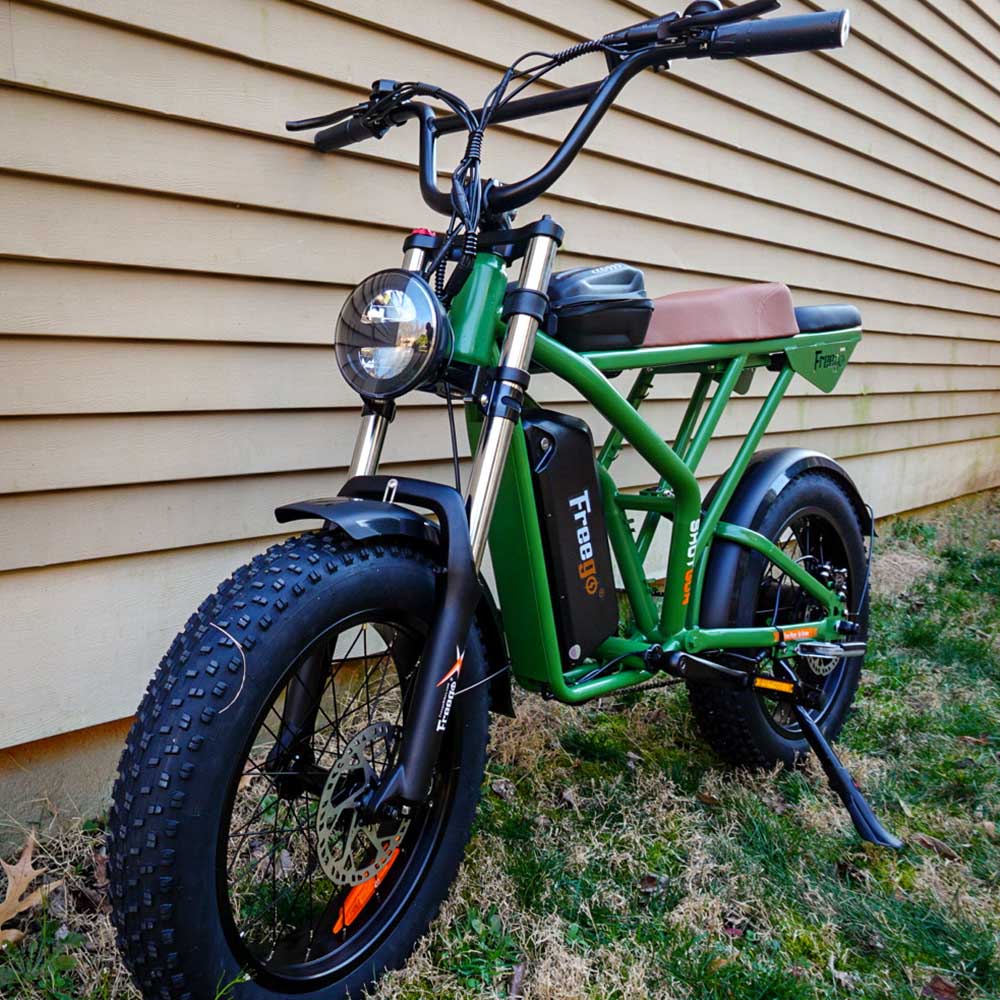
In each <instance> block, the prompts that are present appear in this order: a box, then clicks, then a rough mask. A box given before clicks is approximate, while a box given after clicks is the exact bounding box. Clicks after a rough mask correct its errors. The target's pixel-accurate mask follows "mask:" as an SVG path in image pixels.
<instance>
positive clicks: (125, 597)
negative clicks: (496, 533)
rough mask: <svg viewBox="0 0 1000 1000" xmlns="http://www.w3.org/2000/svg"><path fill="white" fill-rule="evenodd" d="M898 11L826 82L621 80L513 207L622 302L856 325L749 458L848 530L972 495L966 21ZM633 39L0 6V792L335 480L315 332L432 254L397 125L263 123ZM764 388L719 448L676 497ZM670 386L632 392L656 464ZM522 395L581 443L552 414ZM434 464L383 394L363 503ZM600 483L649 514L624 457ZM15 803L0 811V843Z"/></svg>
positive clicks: (989, 15)
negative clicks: (713, 306)
mask: <svg viewBox="0 0 1000 1000" xmlns="http://www.w3.org/2000/svg"><path fill="white" fill-rule="evenodd" d="M905 6H906V14H905V18H904V17H903V16H901V15H900V13H899V12H898V8H899V5H898V4H891V3H889V2H888V0H886V2H875V0H863V2H861V0H855V2H851V3H850V7H851V10H852V15H853V20H854V25H855V33H854V36H853V40H852V42H851V44H850V46H849V48H848V49H847V50H846V51H845V52H842V53H841V52H838V53H833V54H826V53H824V54H807V55H797V56H790V57H785V58H781V59H772V60H761V61H759V62H757V63H752V64H751V63H747V64H744V63H736V62H734V63H711V62H708V61H701V62H696V63H691V64H688V65H678V66H676V67H675V70H674V71H673V72H671V73H669V74H660V75H654V74H652V73H648V74H646V75H644V76H643V77H642V78H640V79H638V80H636V81H635V82H634V83H633V84H632V85H631V86H630V87H629V88H628V89H627V90H626V91H625V93H624V95H623V96H622V99H621V101H620V102H619V104H618V105H617V107H616V108H615V110H613V111H612V112H611V113H609V115H608V116H607V118H606V120H605V121H604V123H603V124H602V125H601V127H600V128H599V129H598V131H597V133H596V134H595V136H594V138H593V140H592V141H591V143H590V144H589V146H588V148H587V150H586V152H585V153H584V154H582V155H581V156H580V157H579V158H578V160H577V162H576V163H575V164H574V166H573V168H572V169H571V170H570V172H569V173H568V174H567V175H566V176H565V177H564V178H563V179H562V180H561V181H560V183H559V184H558V185H557V186H556V188H555V189H554V190H553V191H552V192H551V193H550V194H549V195H548V196H546V197H545V198H544V199H542V201H541V202H540V203H539V204H538V205H537V209H536V211H537V213H538V214H541V213H542V212H549V213H551V214H552V215H553V216H554V217H556V218H557V219H558V221H559V222H560V223H561V224H562V225H563V226H564V227H565V229H566V231H567V240H566V247H565V252H564V253H563V254H562V256H561V266H564V267H566V266H572V265H576V264H580V263H602V262H607V261H614V260H626V261H630V262H633V263H636V264H638V265H640V266H641V267H642V268H643V269H644V270H645V272H646V277H647V284H648V287H649V289H650V290H651V292H652V293H653V294H663V293H667V292H671V291H678V290H682V289H688V288H698V287H712V286H718V285H724V284H728V283H733V282H743V281H758V280H759V281H768V280H782V281H785V282H787V283H788V284H790V285H791V286H792V288H793V291H794V294H795V297H796V300H797V301H798V302H800V303H804V304H809V303H823V302H828V301H839V300H844V301H851V302H854V303H856V304H857V305H858V306H859V307H860V308H861V310H862V312H863V314H864V316H865V326H866V330H867V333H866V338H865V340H864V342H863V345H862V346H861V347H860V348H859V350H858V352H857V353H856V355H855V360H854V362H853V363H852V365H851V367H850V368H849V369H848V371H847V373H846V375H845V377H844V378H843V380H842V382H841V385H840V387H839V388H838V390H837V392H836V393H834V394H833V395H831V396H823V395H822V394H820V393H818V392H817V391H815V390H812V389H811V388H809V387H808V386H805V385H804V384H799V385H797V386H796V387H795V388H794V389H793V392H792V394H791V396H790V397H789V399H788V401H787V403H786V404H785V405H784V407H783V408H782V410H781V411H780V412H779V414H778V417H777V418H776V420H775V422H774V424H773V427H772V430H771V433H770V434H769V435H768V440H767V445H768V446H775V445H781V444H799V445H804V446H808V447H814V448H818V449H820V450H822V451H826V452H828V453H830V454H832V455H834V456H835V457H837V458H838V459H840V460H841V461H842V462H843V463H844V464H845V465H846V466H847V468H848V469H849V471H850V472H851V474H852V475H853V476H854V477H855V478H856V480H857V481H858V483H859V484H860V486H861V487H862V489H863V491H864V492H865V494H866V495H867V496H868V497H869V498H870V499H871V501H872V503H873V504H874V506H875V508H876V511H877V512H878V513H879V514H880V515H884V514H889V513H894V512H898V511H904V510H908V509H912V508H915V507H920V506H924V505H927V504H931V503H936V502H939V501H942V500H946V499H948V498H950V497H955V496H959V495H962V494H965V493H969V492H972V491H975V490H979V489H983V488H987V487H991V486H995V485H998V484H1000V344H998V316H1000V281H998V275H1000V268H998V250H1000V242H998V239H997V237H998V234H1000V183H998V177H1000V157H998V151H1000V99H998V98H1000V60H998V57H997V56H996V54H995V53H997V52H1000V11H998V8H997V5H996V3H995V2H992V0H938V2H936V3H935V4H934V5H932V4H930V3H925V2H924V0H911V2H909V3H907V4H906V5H905ZM818 8H819V5H818V4H815V3H812V2H811V0H806V2H803V0H788V2H786V3H785V5H784V9H785V13H796V12H803V11H808V10H815V9H818ZM935 8H937V10H939V11H940V15H941V16H939V15H937V14H935V12H934V11H935ZM658 12H660V11H658V10H657V9H655V8H653V7H651V6H649V5H648V4H644V3H634V2H617V0H577V2H576V3H573V4H566V3H557V2H556V0H531V2H528V0H484V2H474V0H432V2H431V3H430V4H406V3H401V2H397V3H378V4H376V3H374V2H371V0H368V2H362V0H301V2H298V0H287V2H286V0H212V2H211V3H204V2H198V0H172V2H171V3H162V2H159V0H67V2H60V3H29V2H22V0H10V2H5V3H3V4H0V219H2V220H3V224H2V226H0V415H2V420H0V455H2V456H3V460H2V462H0V607H2V608H3V609H4V612H5V614H4V620H5V627H4V628H3V629H2V630H0V691H2V698H0V747H21V750H20V751H19V754H20V757H19V758H18V759H32V758H31V753H32V750H31V748H32V747H33V746H35V743H36V741H40V740H51V738H52V737H55V736H58V735H59V734H65V733H78V732H81V731H84V732H89V733H90V736H88V737H86V739H90V737H91V736H93V734H94V733H107V732H114V733H115V736H114V738H115V739H118V733H117V731H116V730H114V727H112V728H111V729H110V730H109V729H102V730H94V729H93V727H96V726H105V725H107V724H109V723H113V722H115V721H116V720H121V719H123V718H125V717H127V716H128V715H129V714H130V713H131V712H132V711H133V709H134V707H135V705H136V703H137V701H138V699H139V697H140V695H141V692H142V689H143V686H144V684H145V683H146V680H147V679H148V677H149V675H150V673H151V671H152V669H153V667H154V666H155V663H156V661H157V659H158V657H159V656H160V654H161V652H162V651H163V649H165V648H166V646H167V644H168V642H169V640H170V638H171V636H172V635H173V634H174V632H175V631H176V630H177V628H178V627H179V626H180V625H181V624H182V623H183V622H184V620H185V618H186V617H187V614H188V612H189V611H190V609H191V608H192V607H193V606H194V605H195V604H197V603H198V601H199V600H200V599H201V598H202V597H203V596H204V594H205V593H207V592H208V591H210V590H211V589H212V588H213V587H214V586H215V584H216V583H217V581H218V580H220V579H222V578H223V577H225V576H226V575H228V573H229V572H230V570H231V569H232V568H233V567H234V566H235V565H236V564H238V563H240V562H242V561H244V560H245V559H246V558H247V557H248V556H249V555H250V554H251V553H253V552H255V551H258V550H259V549H260V548H262V547H264V546H266V545H267V544H268V543H269V541H270V540H271V539H272V538H273V537H275V536H277V535H278V534H279V529H278V526H277V524H275V522H274V521H273V518H272V514H271V511H272V509H273V507H274V506H275V505H276V504H278V503H280V502H283V501H287V500H290V499H294V498H298V497H302V496H309V495H317V494H328V493H330V492H331V491H335V490H336V489H337V488H338V486H339V484H340V483H341V481H342V480H343V477H344V474H345V471H346V466H347V464H348V462H349V460H350V455H351V450H352V447H353V442H354V433H355V425H356V421H357V416H358V407H357V400H356V398H354V397H353V396H352V394H351V393H350V392H349V391H348V390H347V388H346V386H345V385H344V384H343V382H342V381H341V380H340V378H339V376H338V374H337V371H336V368H335V364H334V359H333V354H332V351H331V350H330V342H331V336H332V327H333V322H334V319H335V317H336V314H337V311H338V309H339V307H340V304H341V302H342V300H343V298H344V295H345V294H346V292H347V291H348V290H349V288H350V287H351V286H352V284H353V283H355V282H356V281H358V280H359V279H360V278H361V277H363V276H364V275H365V274H367V273H369V272H371V271H373V270H376V269H378V268H381V267H386V266H395V264H396V263H397V262H398V260H399V246H400V243H401V241H402V238H403V237H404V235H405V234H406V233H407V232H408V231H409V230H410V229H411V228H412V227H415V226H427V225H430V226H433V225H435V223H436V221H438V220H436V219H435V218H434V217H432V216H431V215H430V213H429V212H428V210H427V209H426V208H425V207H424V206H423V204H422V202H421V201H420V199H419V197H418V195H417V189H416V177H415V172H414V166H415V156H416V143H415V135H414V134H413V129H412V127H411V128H409V129H400V130H398V131H397V132H395V133H394V134H392V135H390V136H389V137H387V138H386V139H385V140H384V141H383V142H382V143H379V144H376V143H370V144H367V145H363V146H359V147H357V148H356V150H352V151H351V152H348V153H344V154H341V155H338V156H335V157H324V156H321V155H319V154H316V153H314V152H312V151H311V149H310V147H309V144H308V138H305V139H304V138H303V137H301V136H299V137H296V136H290V135H289V134H287V133H286V132H285V131H284V129H283V122H284V120H285V119H286V118H292V117H301V116H305V115H310V114H318V113H320V112H323V111H326V110H329V109H333V108H336V107H339V106H344V105H347V104H351V103H354V102H356V101H357V100H359V99H360V98H361V97H362V96H363V94H364V93H365V92H366V90H367V87H368V85H369V83H370V81H371V80H372V79H373V78H374V77H376V76H393V77H396V78H400V79H424V80H433V81H440V82H441V83H443V84H445V85H447V86H448V87H449V88H450V89H453V90H456V91H458V92H460V93H463V94H465V95H468V96H469V97H470V99H472V100H474V98H475V96H477V95H484V94H485V93H486V91H487V90H488V89H489V87H490V86H492V84H493V83H494V82H495V81H496V79H497V78H498V76H499V74H500V72H501V71H502V68H503V67H504V66H505V65H506V63H507V62H509V61H510V59H511V58H513V57H514V56H516V55H518V54H520V53H521V52H523V51H526V50H528V49H531V48H541V49H552V50H555V49H560V48H564V47H566V46H568V45H571V44H574V43H575V42H577V41H579V40H581V39H583V38H590V37H594V36H595V35H598V34H601V33H603V32H605V31H607V30H610V29H613V28H617V27H620V26H622V25H624V24H628V23H631V22H633V21H635V20H638V19H640V18H641V17H644V16H648V15H651V14H654V13H658ZM601 65H602V64H601V61H600V59H599V58H598V57H590V58H589V59H585V60H580V61H578V62H575V63H573V64H571V65H569V66H567V67H565V69H564V70H563V71H562V72H561V73H560V74H559V76H558V78H557V79H558V81H559V83H560V84H566V85H572V84H577V83H581V82H584V81H586V80H587V79H590V78H593V76H595V75H597V74H598V73H600V71H601ZM571 116H572V113H570V117H567V115H566V114H565V113H564V114H560V115H555V116H552V117H550V118H546V119H536V120H534V121H528V122H522V123H517V124H514V125H511V126H509V127H503V128H500V129H497V130H496V132H495V133H494V132H492V131H491V133H490V136H489V139H488V141H487V145H486V157H487V159H486V162H487V166H488V168H489V171H490V172H491V173H493V174H495V175H496V176H497V177H499V178H501V179H502V178H512V177H515V176H520V175H524V174H525V173H526V172H528V169H529V168H530V167H532V166H533V165H536V164H539V163H540V162H542V161H543V160H544V159H545V158H546V157H547V156H548V155H549V154H550V153H551V151H552V149H553V146H554V143H555V141H556V140H557V139H558V137H560V136H561V135H562V134H563V133H564V131H565V129H566V127H567V125H568V123H569V122H570V121H571V120H572V117H571ZM459 149H460V145H459V140H457V139H456V140H452V141H451V143H450V145H446V146H445V148H444V149H443V150H442V154H441V160H440V162H441V163H442V164H448V163H449V162H450V161H451V160H452V158H453V157H455V156H457V154H458V151H459ZM529 217H531V216H530V213H528V212H526V211H525V212H522V215H521V219H522V221H527V220H528V218H529ZM767 384H768V378H767V377H758V379H757V381H756V383H755V384H754V387H753V389H752V391H751V393H750V396H749V398H747V399H745V400H740V401H738V402H737V403H736V404H735V405H734V406H733V407H732V408H731V410H730V412H729V413H728V414H727V416H726V419H725V420H724V422H723V424H722V426H721V428H720V434H719V437H718V439H717V441H716V442H715V443H714V444H713V447H712V449H711V451H710V453H709V455H708V456H707V458H706V460H705V464H704V469H703V471H704V473H705V476H706V479H711V478H712V477H713V476H715V475H717V474H718V473H720V472H721V471H722V470H723V469H724V468H725V467H726V466H727V464H728V462H729V461H730V459H731V457H732V455H733V454H734V451H735V449H736V447H737V445H738V443H739V440H740V435H741V433H742V431H743V429H744V428H745V427H746V426H747V425H748V423H749V420H750V419H751V416H752V412H753V409H754V406H755V404H756V403H757V402H759V399H760V397H761V396H762V395H763V394H764V393H765V392H766V389H767ZM689 388H690V382H689V381H688V380H687V379H685V378H683V377H676V378H663V379H661V380H660V381H659V382H658V383H657V385H656V387H655V390H654V394H653V397H652V399H651V401H650V403H649V404H648V405H649V416H650V419H651V420H652V421H653V422H654V423H655V424H656V425H657V426H662V427H663V429H664V433H665V434H667V433H669V430H670V429H671V428H672V427H673V426H675V425H676V423H677V422H678V419H679V415H680V411H681V408H682V405H683V401H684V398H685V393H686V392H688V391H689ZM533 392H535V394H537V395H538V396H539V397H540V398H541V399H542V400H544V401H545V402H546V403H548V404H551V405H555V406H563V407H566V408H568V409H570V410H571V411H573V412H578V413H583V414H586V410H585V408H584V407H583V405H582V404H581V403H580V402H579V401H578V400H575V399H574V397H573V394H572V392H571V391H569V390H566V389H564V388H560V387H559V386H558V385H556V384H555V383H553V382H552V381H551V379H550V378H547V377H542V378H539V379H537V380H536V383H535V384H534V385H533ZM592 423H593V425H594V430H595V434H600V432H601V431H602V430H603V429H604V427H603V423H602V421H601V420H600V419H597V418H596V417H595V418H594V419H593V421H592ZM447 442H448V437H447V433H446V431H445V425H444V423H443V418H442V414H441V409H440V407H439V406H438V405H436V403H435V401H434V400H432V399H429V398H427V397H426V396H424V395H422V394H416V395H414V397H413V398H407V399H405V400H404V401H403V404H402V406H401V413H400V415H399V417H398V418H397V420H396V423H395V425H394V426H393V429H392V434H391V436H390V440H389V443H388V445H387V449H386V461H387V468H388V469H390V470H391V471H394V472H397V473H405V474H410V475H419V476H425V477H432V478H433V477H437V478H441V479H446V478H447V477H448V475H449V465H448V460H447V448H448V443H447ZM621 469H622V476H623V479H624V482H625V484H626V485H628V486H634V487H638V486H642V485H645V484H646V483H647V482H648V480H649V473H648V471H647V470H645V469H644V468H643V467H642V465H641V463H639V462H638V461H636V459H635V456H634V455H632V454H629V453H626V454H625V455H624V457H623V459H622V460H621ZM119 728H120V727H119ZM84 739H85V737H81V738H80V740H81V741H82V740H84ZM78 742H79V745H82V742H80V741H78ZM25 745H27V748H25ZM52 745H55V744H50V743H46V744H45V747H49V748H50V747H51V746H52ZM57 745H58V746H59V747H62V748H63V750H64V752H66V753H67V754H69V751H68V750H66V748H68V747H72V746H74V745H77V744H74V742H73V740H68V741H67V740H62V741H58V744H57ZM46 752H47V751H46ZM8 756H10V755H8ZM10 759H14V758H13V757H10ZM46 759H48V758H46ZM105 766H106V765H105ZM98 770H99V768H98ZM36 773H37V775H38V781H37V783H38V788H37V789H36V791H38V793H39V794H42V793H45V791H46V786H47V784H49V783H50V779H49V778H47V777H45V775H46V774H48V773H50V772H49V771H43V770H42V769H36ZM28 784H29V785H30V784H31V782H29V783H28ZM27 787H28V786H26V785H25V784H24V782H21V783H20V784H17V785H15V784H13V783H4V786H3V790H0V810H2V809H5V808H6V809H8V810H10V809H15V810H16V806H17V803H16V802H15V801H13V798H14V797H15V796H22V797H23V795H24V793H25V791H26V788H27ZM12 789H14V791H12Z"/></svg>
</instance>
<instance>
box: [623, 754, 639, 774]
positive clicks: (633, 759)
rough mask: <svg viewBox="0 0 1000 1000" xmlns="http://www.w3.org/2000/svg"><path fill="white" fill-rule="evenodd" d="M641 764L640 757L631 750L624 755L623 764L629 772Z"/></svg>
mask: <svg viewBox="0 0 1000 1000" xmlns="http://www.w3.org/2000/svg"><path fill="white" fill-rule="evenodd" d="M641 763H642V757H640V756H639V754H637V753H633V752H632V751H631V750H629V752H628V753H627V754H625V764H626V766H627V767H628V769H629V770H630V771H634V770H635V769H636V768H637V767H638V766H639V765H640V764H641Z"/></svg>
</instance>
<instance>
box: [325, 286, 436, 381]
mask: <svg viewBox="0 0 1000 1000" xmlns="http://www.w3.org/2000/svg"><path fill="white" fill-rule="evenodd" d="M451 346H452V333H451V324H450V323H449V321H448V316H447V314H446V313H445V311H444V309H443V308H442V307H441V303H440V301H439V300H438V298H437V296H436V295H435V294H434V292H433V291H432V290H431V287H430V285H428V284H427V282H426V281H425V280H424V279H423V278H422V277H421V276H420V275H419V274H415V273H414V272H412V271H402V270H392V271H379V272H378V273H376V274H373V275H371V276H370V277H368V278H365V280H364V281H362V282H361V284H360V285H358V287H357V288H355V289H354V291H353V292H351V294H350V295H349V296H348V298H347V301H346V302H345V303H344V307H343V309H341V310H340V317H339V319H338V320H337V337H336V349H337V364H338V365H339V366H340V371H341V373H342V374H343V376H344V378H345V379H346V380H347V383H348V385H350V386H351V388H352V389H354V390H355V391H356V392H358V393H360V394H361V395H362V396H366V397H368V398H369V399H392V398H394V397H395V396H400V395H402V394H403V393H404V392H409V390H410V389H415V388H416V387H417V386H420V385H423V384H424V383H425V382H429V381H431V380H432V379H434V378H435V377H436V376H437V375H438V374H439V373H440V372H441V371H442V370H443V368H444V366H445V365H446V364H447V362H448V359H449V357H450V356H451Z"/></svg>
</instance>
